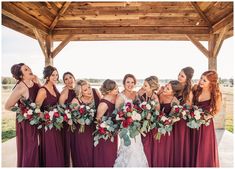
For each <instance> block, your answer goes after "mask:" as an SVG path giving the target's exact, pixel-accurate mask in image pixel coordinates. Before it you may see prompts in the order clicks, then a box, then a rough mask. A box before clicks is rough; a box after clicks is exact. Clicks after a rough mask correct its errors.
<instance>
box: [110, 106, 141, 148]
mask: <svg viewBox="0 0 235 169" xmlns="http://www.w3.org/2000/svg"><path fill="white" fill-rule="evenodd" d="M113 113H114V115H115V117H116V119H115V120H116V123H117V125H118V128H119V136H120V138H121V139H123V140H124V144H125V145H126V146H129V145H130V144H131V140H130V138H135V136H137V135H138V134H139V133H140V129H141V122H140V121H141V115H140V113H139V112H138V110H137V109H136V107H135V106H134V105H133V104H132V103H130V102H127V103H126V104H124V105H123V106H122V107H121V109H120V110H115V111H114V112H113Z"/></svg>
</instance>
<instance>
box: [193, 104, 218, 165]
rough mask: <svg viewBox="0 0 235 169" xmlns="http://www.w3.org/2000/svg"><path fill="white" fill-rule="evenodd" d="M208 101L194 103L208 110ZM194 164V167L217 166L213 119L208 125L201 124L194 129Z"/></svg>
mask: <svg viewBox="0 0 235 169" xmlns="http://www.w3.org/2000/svg"><path fill="white" fill-rule="evenodd" d="M210 101H211V100H206V101H202V102H198V103H197V104H196V105H197V106H198V107H199V108H202V109H203V110H207V111H209V110H210ZM193 139H194V142H193V143H194V144H193V146H194V150H195V151H194V159H193V160H195V161H194V164H195V167H219V155H218V146H217V142H216V135H215V128H214V122H213V119H211V122H210V125H209V126H205V125H202V126H201V127H200V128H199V130H196V129H195V131H194V135H193Z"/></svg>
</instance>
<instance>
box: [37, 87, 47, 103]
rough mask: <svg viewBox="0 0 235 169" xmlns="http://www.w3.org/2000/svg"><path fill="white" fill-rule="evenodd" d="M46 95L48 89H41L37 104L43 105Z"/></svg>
mask: <svg viewBox="0 0 235 169" xmlns="http://www.w3.org/2000/svg"><path fill="white" fill-rule="evenodd" d="M46 96H47V94H46V89H44V88H41V89H39V91H38V94H37V97H36V100H35V103H36V105H37V106H39V107H41V105H42V103H43V101H44V100H45V98H46Z"/></svg>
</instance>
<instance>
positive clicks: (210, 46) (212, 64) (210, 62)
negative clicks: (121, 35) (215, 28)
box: [208, 33, 217, 70]
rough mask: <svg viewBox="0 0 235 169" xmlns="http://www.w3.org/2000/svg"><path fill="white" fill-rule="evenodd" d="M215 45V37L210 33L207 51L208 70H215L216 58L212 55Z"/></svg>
mask: <svg viewBox="0 0 235 169" xmlns="http://www.w3.org/2000/svg"><path fill="white" fill-rule="evenodd" d="M215 43H216V35H215V34H212V33H211V34H210V38H209V41H208V49H209V57H208V69H209V70H217V57H216V56H215V55H214V49H215Z"/></svg>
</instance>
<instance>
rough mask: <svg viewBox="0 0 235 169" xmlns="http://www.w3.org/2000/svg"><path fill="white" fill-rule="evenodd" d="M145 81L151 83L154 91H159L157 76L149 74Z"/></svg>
mask: <svg viewBox="0 0 235 169" xmlns="http://www.w3.org/2000/svg"><path fill="white" fill-rule="evenodd" d="M144 81H146V82H147V83H148V84H149V86H150V87H151V89H152V90H153V91H157V90H158V88H159V86H160V85H159V83H158V78H157V76H149V77H147V78H146V79H144Z"/></svg>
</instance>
